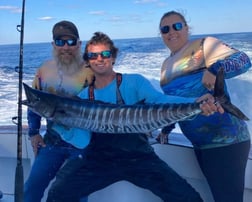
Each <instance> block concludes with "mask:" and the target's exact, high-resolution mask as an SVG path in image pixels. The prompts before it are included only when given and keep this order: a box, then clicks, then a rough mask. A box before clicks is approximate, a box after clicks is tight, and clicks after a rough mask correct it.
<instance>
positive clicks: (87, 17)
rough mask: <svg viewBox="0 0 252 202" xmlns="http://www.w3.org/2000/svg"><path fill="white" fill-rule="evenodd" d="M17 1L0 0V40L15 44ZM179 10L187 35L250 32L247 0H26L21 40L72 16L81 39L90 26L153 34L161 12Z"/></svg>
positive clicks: (45, 37) (121, 35)
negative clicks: (187, 31)
mask: <svg viewBox="0 0 252 202" xmlns="http://www.w3.org/2000/svg"><path fill="white" fill-rule="evenodd" d="M21 10H22V0H0V27H1V31H0V44H13V43H19V41H20V34H19V32H17V31H16V26H17V25H18V24H20V22H21ZM170 10H176V11H181V12H183V13H185V17H186V19H187V21H188V24H189V26H190V27H191V33H192V34H213V33H233V32H251V31H252V21H251V19H252V3H251V0H232V1H230V0H211V1H210V0H208V1H205V0H172V1H169V0H70V1H63V0H26V5H25V29H24V43H35V42H50V41H51V40H52V39H51V38H52V36H51V30H52V27H53V25H54V24H55V23H56V22H58V21H60V20H70V21H73V22H74V23H75V24H76V25H77V27H78V29H79V34H80V38H81V40H87V39H89V38H90V37H91V35H92V34H93V33H94V32H95V31H103V32H105V33H106V34H108V35H109V36H110V37H111V38H112V39H125V38H142V37H157V36H159V31H158V24H159V20H160V17H161V16H162V14H163V13H165V12H167V11H170Z"/></svg>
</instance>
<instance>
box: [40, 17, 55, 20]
mask: <svg viewBox="0 0 252 202" xmlns="http://www.w3.org/2000/svg"><path fill="white" fill-rule="evenodd" d="M38 19H39V20H52V19H53V17H51V16H44V17H40V18H38Z"/></svg>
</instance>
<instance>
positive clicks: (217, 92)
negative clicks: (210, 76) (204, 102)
mask: <svg viewBox="0 0 252 202" xmlns="http://www.w3.org/2000/svg"><path fill="white" fill-rule="evenodd" d="M224 82H225V78H224V68H220V70H219V71H218V73H217V76H216V82H215V85H214V97H215V99H216V102H218V103H220V104H221V106H222V107H223V109H224V110H225V111H226V112H228V113H230V114H232V115H234V116H236V117H237V118H239V119H241V120H245V121H248V120H249V118H248V117H247V116H246V115H245V114H244V113H243V112H242V111H241V110H240V109H239V108H238V107H236V106H235V105H234V104H232V103H231V100H230V98H229V96H227V95H226V94H225V91H224Z"/></svg>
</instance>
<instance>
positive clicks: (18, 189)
mask: <svg viewBox="0 0 252 202" xmlns="http://www.w3.org/2000/svg"><path fill="white" fill-rule="evenodd" d="M24 13H25V0H23V4H22V16H21V25H17V31H18V32H20V50H19V53H20V54H19V66H18V67H16V71H17V72H18V74H19V82H18V116H17V165H16V174H15V196H14V197H15V202H22V201H23V189H24V188H23V187H24V171H23V165H22V83H23V41H24Z"/></svg>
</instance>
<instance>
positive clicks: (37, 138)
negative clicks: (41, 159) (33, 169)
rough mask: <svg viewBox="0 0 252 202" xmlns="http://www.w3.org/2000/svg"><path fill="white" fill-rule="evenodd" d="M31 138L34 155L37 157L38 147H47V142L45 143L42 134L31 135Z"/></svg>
mask: <svg viewBox="0 0 252 202" xmlns="http://www.w3.org/2000/svg"><path fill="white" fill-rule="evenodd" d="M30 140H31V146H32V149H33V152H34V155H35V157H36V156H37V153H38V149H39V148H40V147H45V146H46V144H45V143H44V140H43V138H42V136H41V135H40V134H37V135H34V136H32V137H30Z"/></svg>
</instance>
